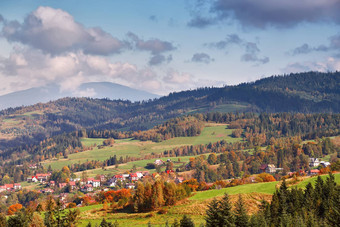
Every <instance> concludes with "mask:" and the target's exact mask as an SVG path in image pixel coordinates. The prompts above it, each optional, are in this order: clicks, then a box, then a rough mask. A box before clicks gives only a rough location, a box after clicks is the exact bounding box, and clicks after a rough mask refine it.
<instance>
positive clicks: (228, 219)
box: [218, 194, 235, 227]
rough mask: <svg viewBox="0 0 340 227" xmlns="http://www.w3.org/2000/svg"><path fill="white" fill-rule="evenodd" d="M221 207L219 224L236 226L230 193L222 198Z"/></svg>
mask: <svg viewBox="0 0 340 227" xmlns="http://www.w3.org/2000/svg"><path fill="white" fill-rule="evenodd" d="M219 208H220V217H221V218H220V223H219V225H218V226H226V227H229V226H234V225H235V221H234V215H233V213H232V210H231V209H232V206H231V202H230V200H229V195H228V194H224V196H223V198H222V200H221V201H220V202H219Z"/></svg>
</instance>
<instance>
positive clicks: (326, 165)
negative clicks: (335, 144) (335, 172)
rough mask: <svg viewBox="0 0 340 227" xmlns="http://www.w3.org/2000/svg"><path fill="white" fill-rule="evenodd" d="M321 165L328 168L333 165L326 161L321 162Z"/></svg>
mask: <svg viewBox="0 0 340 227" xmlns="http://www.w3.org/2000/svg"><path fill="white" fill-rule="evenodd" d="M320 165H322V166H323V167H325V168H326V167H328V166H329V165H331V163H329V162H325V161H321V162H320Z"/></svg>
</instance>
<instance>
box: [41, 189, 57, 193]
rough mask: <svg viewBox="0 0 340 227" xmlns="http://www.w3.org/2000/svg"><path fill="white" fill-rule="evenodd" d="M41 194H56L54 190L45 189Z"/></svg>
mask: <svg viewBox="0 0 340 227" xmlns="http://www.w3.org/2000/svg"><path fill="white" fill-rule="evenodd" d="M41 192H42V193H46V194H48V193H51V194H52V193H53V192H54V190H53V189H52V188H44V189H43V190H41Z"/></svg>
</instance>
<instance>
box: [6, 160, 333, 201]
mask: <svg viewBox="0 0 340 227" xmlns="http://www.w3.org/2000/svg"><path fill="white" fill-rule="evenodd" d="M168 161H171V160H168ZM153 164H155V165H163V164H164V161H162V160H155V161H154V162H153ZM329 165H330V163H329V162H325V161H320V160H319V159H318V158H310V159H309V166H310V168H311V169H310V170H309V171H304V170H300V171H298V174H299V175H300V176H315V175H319V174H320V170H319V169H317V167H322V168H325V167H327V166H329ZM31 168H33V169H35V168H36V166H33V165H32V166H31ZM282 171H283V169H282V168H276V167H275V165H273V164H262V165H261V167H260V172H261V173H268V174H275V173H279V172H282ZM294 174H296V172H287V173H286V175H288V176H292V175H294ZM51 175H52V173H51V172H49V173H36V174H35V175H33V176H30V177H28V178H27V182H28V183H30V184H34V183H35V184H39V185H40V186H41V188H42V189H40V192H41V193H44V194H52V195H54V197H58V198H59V199H60V200H61V201H63V202H66V198H67V197H68V195H69V193H71V192H77V191H80V192H82V193H85V194H88V195H89V196H94V195H95V194H97V193H100V192H105V191H109V190H115V189H122V188H125V189H135V186H136V182H137V181H139V180H148V179H149V180H156V179H157V178H161V177H163V178H164V176H166V177H165V178H166V179H167V181H173V182H174V183H176V184H180V183H182V182H183V181H184V180H190V179H189V178H188V177H185V176H180V175H179V174H178V173H175V172H174V171H172V170H166V171H164V172H162V173H157V172H154V173H150V171H136V172H132V173H122V174H116V175H114V176H112V177H108V176H106V175H97V176H96V177H86V178H80V177H76V178H70V179H69V180H68V182H63V183H56V182H55V181H53V180H50V178H51ZM252 179H253V180H252V181H251V182H252V183H257V182H256V181H254V179H255V178H254V177H252ZM230 180H232V179H229V180H226V181H229V182H230ZM207 185H208V186H212V185H213V184H212V183H210V184H207ZM22 189H23V187H22V186H21V184H20V183H13V184H5V185H3V186H0V193H1V192H15V191H19V190H22Z"/></svg>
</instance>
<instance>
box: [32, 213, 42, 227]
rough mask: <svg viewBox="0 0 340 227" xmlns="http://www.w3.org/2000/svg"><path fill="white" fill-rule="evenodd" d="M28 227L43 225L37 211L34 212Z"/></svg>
mask: <svg viewBox="0 0 340 227" xmlns="http://www.w3.org/2000/svg"><path fill="white" fill-rule="evenodd" d="M29 227H45V224H44V220H43V219H42V217H41V216H40V215H39V214H38V213H34V214H33V217H32V221H31V223H30V225H29Z"/></svg>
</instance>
